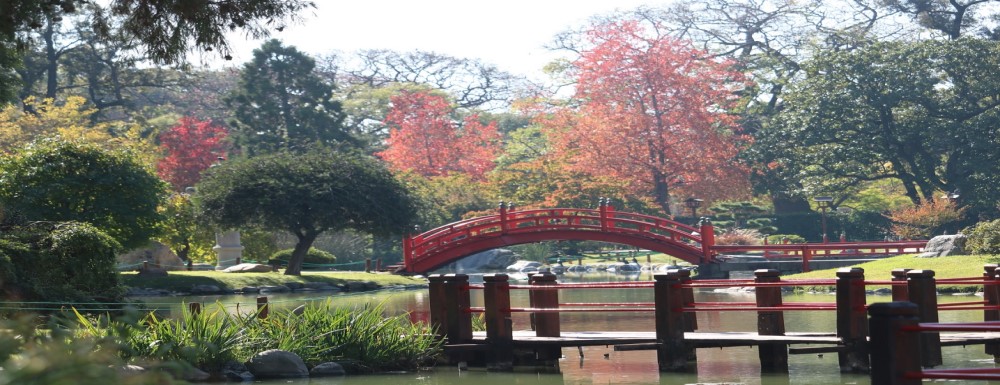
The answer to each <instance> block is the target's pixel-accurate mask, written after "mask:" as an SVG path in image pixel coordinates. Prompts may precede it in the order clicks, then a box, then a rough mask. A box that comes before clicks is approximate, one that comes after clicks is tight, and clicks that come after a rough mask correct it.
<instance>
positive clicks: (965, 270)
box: [782, 254, 997, 292]
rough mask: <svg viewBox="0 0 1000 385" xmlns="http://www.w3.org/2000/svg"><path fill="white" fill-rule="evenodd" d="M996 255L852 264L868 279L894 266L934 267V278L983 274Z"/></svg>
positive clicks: (827, 273) (818, 273)
mask: <svg viewBox="0 0 1000 385" xmlns="http://www.w3.org/2000/svg"><path fill="white" fill-rule="evenodd" d="M996 260H997V256H994V255H958V256H949V257H939V258H917V256H916V255H915V254H910V255H900V256H898V257H891V258H885V259H879V260H877V261H872V262H866V263H862V264H858V265H855V266H852V267H860V268H862V269H865V279H868V280H879V281H882V280H888V279H890V278H892V274H891V272H892V270H893V269H919V270H934V277H935V278H962V277H982V276H983V265H985V264H987V263H995V262H996ZM837 270H838V269H828V270H814V271H810V272H808V273H800V274H792V275H787V276H782V278H783V279H815V278H836V277H837V275H836V273H837ZM980 288H981V287H976V286H948V285H938V290H939V291H942V292H970V291H976V290H979V289H980Z"/></svg>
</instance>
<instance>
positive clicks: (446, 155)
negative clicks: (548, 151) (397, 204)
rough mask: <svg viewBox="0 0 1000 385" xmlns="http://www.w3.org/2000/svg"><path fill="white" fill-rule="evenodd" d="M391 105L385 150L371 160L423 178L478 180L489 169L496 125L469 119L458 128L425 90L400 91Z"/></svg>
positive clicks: (473, 117) (496, 143) (442, 100)
mask: <svg viewBox="0 0 1000 385" xmlns="http://www.w3.org/2000/svg"><path fill="white" fill-rule="evenodd" d="M391 103H392V108H391V109H390V111H389V113H388V114H387V115H386V117H385V124H386V125H387V126H389V138H388V139H387V140H386V149H385V151H382V152H379V153H376V154H375V155H377V156H379V157H380V158H382V159H384V160H385V161H386V162H388V163H389V166H390V167H391V168H393V169H394V170H398V171H411V172H415V173H417V174H420V175H423V176H442V175H448V174H450V173H455V172H460V173H465V174H468V175H469V176H471V177H472V178H474V179H477V180H481V179H482V178H483V175H484V174H486V173H487V172H488V171H490V170H492V169H493V167H494V159H496V156H497V151H498V149H499V143H500V134H499V133H498V132H497V126H496V122H490V123H489V124H487V125H484V124H482V123H480V122H479V117H478V116H477V115H471V116H468V117H466V118H465V119H464V122H463V124H462V125H461V126H460V127H459V126H457V125H456V124H455V123H454V122H453V121H452V119H451V118H450V116H451V114H452V113H453V112H454V109H453V108H452V107H451V106H450V105H449V104H448V101H447V100H445V98H444V97H442V96H440V95H435V94H431V93H428V92H423V91H416V92H413V91H404V92H402V93H400V94H399V95H396V96H394V97H392V99H391Z"/></svg>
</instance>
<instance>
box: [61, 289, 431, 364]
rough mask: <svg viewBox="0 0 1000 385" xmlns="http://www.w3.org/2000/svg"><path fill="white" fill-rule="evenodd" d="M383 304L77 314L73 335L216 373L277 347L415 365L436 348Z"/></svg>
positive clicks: (131, 355)
mask: <svg viewBox="0 0 1000 385" xmlns="http://www.w3.org/2000/svg"><path fill="white" fill-rule="evenodd" d="M384 313H385V311H384V309H383V308H382V306H381V305H374V306H372V305H366V306H364V307H360V308H339V309H335V308H333V307H332V306H331V302H330V301H327V302H326V303H324V304H308V305H306V306H305V308H304V309H303V310H301V313H298V314H297V313H296V312H295V311H294V310H277V311H273V312H272V313H271V314H270V316H269V317H268V318H266V319H259V318H258V317H257V315H256V314H254V313H249V314H230V313H228V312H226V310H225V308H223V307H222V306H217V308H216V309H215V310H214V311H206V312H203V313H202V314H193V313H190V312H187V311H184V312H183V313H182V315H181V317H179V318H177V319H163V318H159V317H157V316H155V315H153V314H149V315H147V316H145V317H144V318H142V319H141V320H139V321H138V322H136V321H135V319H134V318H133V319H132V320H128V319H125V320H122V319H118V320H111V319H109V318H107V317H99V318H96V319H94V318H88V317H85V316H82V315H80V314H77V321H76V322H77V324H78V326H79V329H78V331H79V332H78V334H79V335H78V337H83V338H84V339H87V338H98V339H105V340H110V341H113V342H114V344H105V345H102V346H101V347H100V349H98V351H103V349H107V348H108V347H112V348H111V349H112V351H114V352H117V354H118V355H119V356H120V357H121V358H122V359H124V360H126V361H128V362H150V361H152V362H180V363H184V364H188V365H192V366H194V367H197V368H199V369H202V370H205V371H207V372H209V373H218V372H219V371H220V370H221V369H222V367H223V366H224V365H225V364H226V363H227V362H229V361H238V362H245V361H247V360H248V359H250V357H252V356H253V355H254V354H256V353H259V352H262V351H265V350H269V349H282V350H287V351H290V352H293V353H296V354H298V355H299V356H300V357H302V359H303V360H304V361H305V362H306V364H307V365H308V366H315V365H317V364H320V363H323V362H329V361H335V362H339V363H341V365H343V366H344V367H345V369H347V370H349V371H353V372H380V371H396V370H416V369H419V368H420V367H421V365H423V364H425V363H427V362H429V361H430V360H431V359H432V358H433V357H435V356H436V355H437V354H438V353H439V351H440V342H439V341H438V340H437V339H436V338H435V337H434V336H433V333H432V330H430V329H429V327H428V326H427V325H425V324H413V323H411V322H410V321H409V319H408V317H407V315H405V314H403V315H397V316H388V317H387V316H385V315H384Z"/></svg>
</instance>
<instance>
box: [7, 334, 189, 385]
mask: <svg viewBox="0 0 1000 385" xmlns="http://www.w3.org/2000/svg"><path fill="white" fill-rule="evenodd" d="M0 329H3V330H4V332H3V333H0V385H105V384H120V385H170V384H175V383H176V384H180V383H182V382H176V381H174V380H173V379H172V378H171V376H170V375H168V374H167V373H165V372H160V371H151V372H147V373H143V374H137V375H130V376H125V375H123V374H122V373H121V372H120V371H119V370H118V368H119V367H121V366H122V365H124V361H123V360H121V359H120V358H119V357H117V355H116V354H115V352H114V351H113V349H110V348H108V347H106V346H105V345H102V342H104V341H101V340H99V339H92V338H85V339H75V338H70V337H71V336H70V335H68V334H67V333H66V332H65V331H64V330H62V329H58V328H56V329H53V332H51V333H38V332H36V330H35V325H34V323H33V322H32V321H31V320H20V321H7V322H3V323H2V324H0Z"/></svg>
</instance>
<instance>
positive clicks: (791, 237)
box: [767, 234, 806, 245]
mask: <svg viewBox="0 0 1000 385" xmlns="http://www.w3.org/2000/svg"><path fill="white" fill-rule="evenodd" d="M785 239H788V243H806V239H805V238H802V236H801V235H795V234H774V235H768V236H767V243H770V244H772V245H780V244H782V243H785Z"/></svg>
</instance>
